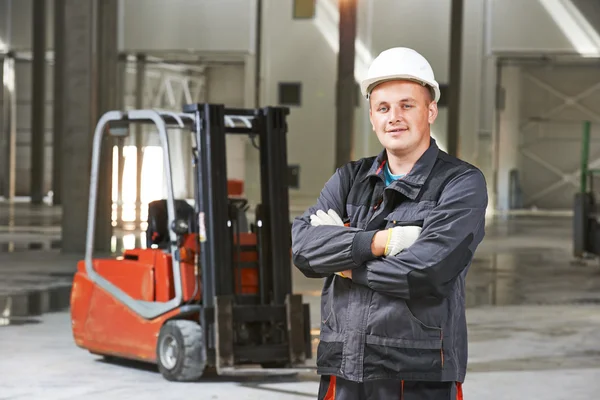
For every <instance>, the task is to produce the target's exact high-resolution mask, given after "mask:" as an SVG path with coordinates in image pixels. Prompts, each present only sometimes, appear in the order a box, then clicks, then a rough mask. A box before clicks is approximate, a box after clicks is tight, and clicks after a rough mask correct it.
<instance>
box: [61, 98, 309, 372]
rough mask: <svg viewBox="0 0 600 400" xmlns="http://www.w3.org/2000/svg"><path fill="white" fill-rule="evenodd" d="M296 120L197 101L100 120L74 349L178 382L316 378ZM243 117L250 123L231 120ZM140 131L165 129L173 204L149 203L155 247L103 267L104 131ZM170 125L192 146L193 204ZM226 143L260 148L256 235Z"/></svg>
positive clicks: (273, 110)
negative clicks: (207, 377) (210, 376)
mask: <svg viewBox="0 0 600 400" xmlns="http://www.w3.org/2000/svg"><path fill="white" fill-rule="evenodd" d="M287 114H288V110H287V109H286V108H277V107H266V108H261V109H227V108H225V107H224V106H223V105H215V104H191V105H187V106H185V107H184V109H183V112H182V113H171V112H160V111H155V110H131V111H128V112H120V111H111V112H108V113H106V114H105V115H103V116H102V118H101V119H100V121H99V123H98V125H97V127H96V131H95V136H94V148H93V154H92V172H91V184H90V203H89V210H88V231H87V238H86V240H87V245H86V255H85V260H82V261H80V263H79V264H78V271H77V273H76V275H75V280H74V284H73V291H72V294H71V314H72V320H73V326H72V329H73V334H74V338H75V341H76V343H77V345H79V346H80V347H82V348H85V349H88V350H89V351H90V352H92V353H95V354H101V355H109V356H117V357H124V358H130V359H138V360H143V361H149V362H153V363H156V364H157V365H158V368H159V370H160V372H161V373H162V374H163V376H164V377H165V378H166V379H169V380H174V381H189V380H195V379H198V378H199V377H200V376H201V375H202V373H203V371H204V369H205V368H206V367H207V366H209V367H215V369H216V371H217V373H218V374H222V375H240V374H241V375H243V374H246V373H249V374H256V373H260V371H261V370H260V369H258V370H257V369H256V368H255V366H256V365H259V366H262V367H263V368H262V371H264V373H273V372H275V373H281V372H285V373H290V372H300V371H309V370H311V369H310V368H306V367H305V366H304V361H305V360H306V359H307V358H310V357H311V343H310V316H309V308H308V305H307V304H303V302H302V297H301V296H300V295H297V294H293V293H292V279H291V271H292V267H291V260H290V247H291V238H290V235H291V232H290V223H289V198H288V188H287V145H286V134H287V124H286V116H287ZM236 116H237V117H243V119H244V121H246V122H247V123H246V124H245V125H243V126H239V125H236V124H234V123H232V122H231V121H233V120H234V119H235V118H236ZM132 123H153V124H154V125H156V127H157V128H158V133H159V137H160V139H161V145H162V148H163V160H164V170H165V177H166V179H165V181H166V185H167V188H166V189H167V191H166V192H167V198H166V199H162V200H157V201H154V202H152V203H150V204H149V209H148V229H147V232H146V235H147V246H146V247H147V248H145V249H132V250H126V251H125V252H124V254H123V255H122V256H120V257H117V258H116V259H95V258H93V239H94V228H95V218H96V209H95V207H96V195H97V185H98V174H99V160H100V154H99V153H100V150H101V148H102V146H101V143H102V140H103V136H104V135H106V134H109V135H113V136H126V135H127V134H128V131H129V129H128V128H127V127H128V125H129V124H132ZM170 127H175V128H177V129H178V130H181V129H186V130H187V132H188V133H190V131H191V134H192V137H193V145H192V149H191V150H190V151H192V160H193V164H194V204H193V205H190V204H188V203H187V202H186V201H184V200H177V199H175V198H174V195H173V185H172V181H173V179H172V176H171V167H170V159H169V147H168V143H169V140H168V134H167V130H168V128H170ZM106 128H108V129H106ZM178 134H180V133H178ZM227 134H235V135H249V136H251V137H253V138H258V141H259V146H258V148H259V152H260V184H261V201H260V203H259V204H258V205H257V206H256V209H255V210H253V211H254V215H255V219H254V223H253V225H252V228H250V226H249V224H248V221H247V216H246V213H247V212H248V211H249V206H248V202H247V201H246V200H245V199H243V198H240V197H239V196H238V197H236V196H234V195H232V194H237V193H239V184H238V185H237V189H236V188H235V187H236V185H235V183H233V185H232V182H231V181H228V180H227V169H226V165H227V164H226V148H225V144H226V141H225V136H226V135H227ZM233 192H236V193H233ZM140 288H142V289H140ZM109 316H110V317H109ZM107 333H110V334H107ZM273 368H276V370H275V371H273Z"/></svg>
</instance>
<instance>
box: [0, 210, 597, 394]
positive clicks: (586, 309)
mask: <svg viewBox="0 0 600 400" xmlns="http://www.w3.org/2000/svg"><path fill="white" fill-rule="evenodd" d="M12 211H13V212H12V213H10V212H9V208H8V206H7V205H6V204H5V203H0V313H1V314H0V325H4V326H1V327H0V355H1V356H0V399H21V398H23V399H29V398H32V399H37V398H43V399H74V398H85V399H105V398H108V397H113V398H118V399H142V398H143V399H148V398H157V399H158V398H160V399H171V398H173V399H176V398H181V396H190V395H193V396H194V397H193V398H198V399H232V398H238V399H309V398H316V392H317V388H318V378H317V377H316V376H315V375H313V374H305V375H299V376H296V377H292V378H289V377H288V378H282V377H279V378H276V377H273V378H269V379H260V378H246V379H228V378H224V377H206V378H204V379H203V380H202V381H201V382H198V383H191V384H176V383H170V382H167V381H165V380H163V379H162V377H161V376H160V375H159V374H158V373H157V372H156V370H155V368H154V367H153V366H147V365H144V364H137V363H127V362H125V363H123V362H121V363H108V362H106V361H104V360H103V359H102V358H99V357H97V356H93V355H91V354H89V353H88V352H86V351H84V350H82V349H79V348H77V347H76V346H75V345H74V343H73V340H72V336H71V332H70V327H69V314H68V312H67V311H64V310H63V311H59V312H51V311H52V310H55V309H59V308H62V307H64V301H65V299H64V295H65V292H64V290H63V291H62V292H60V291H56V292H50V294H49V295H48V297H47V298H46V299H45V302H44V301H42V302H41V304H42V306H39V303H37V302H36V305H37V306H38V307H37V310H38V311H39V308H40V307H41V308H42V309H43V310H42V311H41V312H38V314H39V315H37V316H21V317H18V316H17V315H19V310H18V309H15V308H14V304H16V303H17V297H16V296H15V293H31V292H32V291H35V290H39V289H40V288H43V287H48V286H52V285H54V287H61V288H63V287H66V288H67V289H68V283H69V279H70V274H72V273H73V270H74V268H75V262H76V260H77V258H78V256H65V255H62V254H60V253H59V251H58V250H57V249H56V248H58V247H60V228H59V226H58V225H59V223H60V213H59V212H58V211H57V210H56V209H53V208H51V207H40V208H32V207H30V206H29V205H27V204H17V205H16V206H15V207H14V209H13V210H12ZM487 232H488V233H487V236H486V238H485V240H484V242H483V243H482V245H481V246H480V248H479V250H478V252H477V254H476V258H475V261H474V263H473V265H472V267H471V270H470V272H469V275H468V279H467V303H468V309H467V319H468V324H469V342H470V348H469V349H470V351H469V354H470V357H469V373H468V374H467V380H466V382H465V385H464V391H465V398H466V399H499V400H503V399H551V400H559V399H561V400H562V399H595V398H598V392H599V391H600V264H599V263H598V261H596V260H587V261H584V262H579V261H578V262H575V260H573V258H572V256H571V254H570V253H571V221H570V219H569V218H566V217H543V216H529V217H518V218H512V219H495V220H490V221H489V222H488V227H487ZM121 236H122V235H121ZM293 279H294V290H295V292H297V293H302V294H303V295H304V298H305V301H306V302H309V303H310V304H311V314H312V315H311V316H312V318H311V320H312V321H311V322H312V327H313V328H316V329H318V327H319V320H320V315H318V314H319V313H318V311H319V308H318V303H319V297H318V293H319V290H320V285H321V281H320V280H311V279H307V278H304V277H303V276H302V275H301V274H300V273H299V272H298V271H297V270H295V269H294V274H293ZM9 294H10V295H12V296H13V297H12V300H11V301H12V302H13V305H12V306H10V305H7V298H8V297H10V296H9ZM67 294H68V292H67ZM3 295H4V297H3ZM36 299H37V298H36ZM29 300H30V301H31V296H30V297H29ZM37 300H39V299H37ZM31 309H32V306H31V304H29V305H27V304H26V305H25V310H29V311H30V310H31ZM34 309H36V308H35V307H34ZM2 310H4V311H2ZM7 310H8V312H7ZM11 311H16V312H13V313H12V315H10V312H11ZM21 311H22V314H25V311H23V310H21ZM308 365H314V360H310V361H309V362H308Z"/></svg>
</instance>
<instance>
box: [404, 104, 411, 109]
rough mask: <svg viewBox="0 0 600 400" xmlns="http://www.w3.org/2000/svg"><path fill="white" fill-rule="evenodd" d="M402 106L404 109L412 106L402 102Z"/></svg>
mask: <svg viewBox="0 0 600 400" xmlns="http://www.w3.org/2000/svg"><path fill="white" fill-rule="evenodd" d="M402 107H404V109H405V110H408V109H409V108H412V106H411V105H410V104H404V105H403V106H402Z"/></svg>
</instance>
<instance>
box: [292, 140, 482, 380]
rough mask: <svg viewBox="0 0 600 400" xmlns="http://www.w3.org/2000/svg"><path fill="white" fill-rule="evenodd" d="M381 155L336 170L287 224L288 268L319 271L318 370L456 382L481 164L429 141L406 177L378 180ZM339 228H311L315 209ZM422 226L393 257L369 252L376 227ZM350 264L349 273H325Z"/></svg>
mask: <svg viewBox="0 0 600 400" xmlns="http://www.w3.org/2000/svg"><path fill="white" fill-rule="evenodd" d="M386 158H387V157H386V152H385V151H383V152H382V153H381V154H379V156H377V157H370V158H363V159H360V160H358V161H355V162H351V163H348V164H347V165H345V166H343V167H342V168H339V169H338V170H337V171H336V173H335V174H334V175H333V176H332V177H331V178H330V179H329V181H328V182H327V183H326V185H325V187H324V188H323V190H322V192H321V194H320V196H319V199H318V201H317V203H316V205H314V206H313V207H311V208H309V209H308V210H307V211H306V212H305V213H304V214H303V215H302V216H300V217H298V218H296V219H295V220H294V222H293V225H292V255H293V261H294V265H295V266H296V267H298V268H299V269H300V270H301V271H302V272H303V273H304V275H305V276H308V277H313V278H325V280H324V286H323V291H322V296H321V316H322V318H321V333H320V343H319V346H318V350H317V367H318V370H317V371H318V373H320V374H326V375H336V376H340V377H342V378H344V379H348V380H352V381H356V382H363V381H366V380H374V379H390V378H394V379H402V380H410V381H458V382H462V381H464V378H465V372H466V366H467V326H466V319H465V276H466V274H467V271H468V268H469V266H470V264H471V260H472V257H473V253H474V252H475V249H476V248H477V246H478V245H479V243H480V242H481V240H482V239H483V236H484V229H485V210H486V207H487V203H488V199H487V189H486V183H485V178H484V176H483V174H482V173H481V171H480V170H479V169H477V168H476V167H474V166H473V165H470V164H468V163H466V162H463V161H461V160H459V159H457V158H455V157H452V156H450V155H448V154H447V153H445V152H443V151H441V150H439V148H438V147H437V145H436V143H435V140H434V139H433V138H432V139H431V143H430V147H429V148H428V149H427V151H425V153H424V154H423V155H422V156H421V158H420V159H419V160H418V161H417V163H416V164H415V166H414V167H413V168H412V170H411V171H410V173H409V174H407V175H406V176H404V177H403V178H402V179H400V180H396V181H394V182H393V183H392V184H390V185H389V186H388V187H384V186H385V184H384V178H383V168H384V166H385V162H386ZM329 209H333V210H335V211H336V212H337V213H338V215H340V217H342V218H343V219H344V222H346V225H347V226H311V224H310V215H311V214H314V213H315V212H316V211H317V210H324V211H327V210H329ZM398 225H419V226H421V227H422V231H421V234H420V236H419V238H418V239H417V241H416V242H415V243H414V244H412V245H411V246H410V247H408V248H407V249H405V250H403V251H402V252H400V253H399V254H397V255H396V256H391V257H375V256H373V254H372V253H371V239H372V238H373V236H374V235H375V233H376V232H377V231H378V230H380V229H386V228H390V227H393V226H398ZM347 269H352V270H353V271H352V275H353V276H352V279H346V278H343V277H341V276H339V275H335V274H334V273H335V272H340V271H344V270H347Z"/></svg>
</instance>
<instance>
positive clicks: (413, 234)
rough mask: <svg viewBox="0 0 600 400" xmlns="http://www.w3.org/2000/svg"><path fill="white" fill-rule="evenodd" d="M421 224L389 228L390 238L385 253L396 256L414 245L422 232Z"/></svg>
mask: <svg viewBox="0 0 600 400" xmlns="http://www.w3.org/2000/svg"><path fill="white" fill-rule="evenodd" d="M421 229H422V228H421V227H420V226H414V225H413V226H396V227H394V228H389V229H388V240H387V244H386V245H385V255H386V256H395V255H396V254H398V253H400V252H401V251H402V250H404V249H405V248H407V247H409V246H410V245H412V244H413V243H414V242H415V240H417V238H418V237H419V234H420V233H421Z"/></svg>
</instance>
